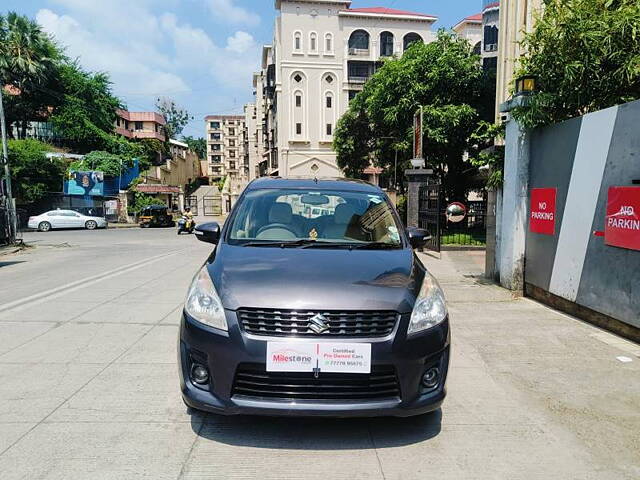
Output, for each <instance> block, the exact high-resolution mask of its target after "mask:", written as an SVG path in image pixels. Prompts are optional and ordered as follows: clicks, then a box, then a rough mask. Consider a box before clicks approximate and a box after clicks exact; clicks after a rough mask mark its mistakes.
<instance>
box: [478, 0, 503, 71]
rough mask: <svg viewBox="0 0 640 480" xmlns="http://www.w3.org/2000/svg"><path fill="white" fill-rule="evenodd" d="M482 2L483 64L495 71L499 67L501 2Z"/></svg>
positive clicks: (486, 0)
mask: <svg viewBox="0 0 640 480" xmlns="http://www.w3.org/2000/svg"><path fill="white" fill-rule="evenodd" d="M482 3H483V8H482V31H483V34H482V53H481V56H482V66H483V68H484V69H485V70H490V71H493V72H495V71H496V70H497V68H498V49H499V33H498V32H499V31H500V2H499V1H498V2H496V1H495V0H493V1H492V0H483V2H482Z"/></svg>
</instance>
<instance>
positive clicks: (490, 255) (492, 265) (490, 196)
mask: <svg viewBox="0 0 640 480" xmlns="http://www.w3.org/2000/svg"><path fill="white" fill-rule="evenodd" d="M497 196H498V194H497V192H496V191H495V190H487V212H486V217H485V223H486V230H487V248H486V255H485V264H484V276H485V278H489V279H491V280H496V197H497Z"/></svg>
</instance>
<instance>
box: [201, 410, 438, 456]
mask: <svg viewBox="0 0 640 480" xmlns="http://www.w3.org/2000/svg"><path fill="white" fill-rule="evenodd" d="M189 413H190V415H191V428H192V429H193V431H194V432H195V433H196V434H197V435H199V436H200V437H202V438H204V439H207V440H211V441H214V442H219V443H224V444H227V445H233V446H243V447H253V448H286V449H291V450H359V449H370V448H391V447H401V446H405V445H411V444H415V443H420V442H424V441H426V440H429V439H431V438H434V437H436V436H437V435H438V434H439V433H440V430H441V421H442V410H441V409H438V410H436V411H435V412H432V413H428V414H425V415H420V416H416V417H407V418H395V417H381V418H303V417H259V416H253V417H252V416H222V415H215V414H206V413H201V412H197V411H195V410H189Z"/></svg>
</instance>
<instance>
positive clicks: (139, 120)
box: [115, 109, 166, 142]
mask: <svg viewBox="0 0 640 480" xmlns="http://www.w3.org/2000/svg"><path fill="white" fill-rule="evenodd" d="M116 114H117V117H116V123H115V128H116V133H118V134H120V135H122V136H124V137H127V138H155V139H156V140H160V141H161V142H164V141H165V140H166V137H165V133H164V125H165V123H166V122H165V120H164V117H163V116H162V115H160V114H159V113H156V112H129V111H127V110H120V109H118V110H116Z"/></svg>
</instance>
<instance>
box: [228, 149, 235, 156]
mask: <svg viewBox="0 0 640 480" xmlns="http://www.w3.org/2000/svg"><path fill="white" fill-rule="evenodd" d="M229 157H230V158H236V151H235V150H229Z"/></svg>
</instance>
